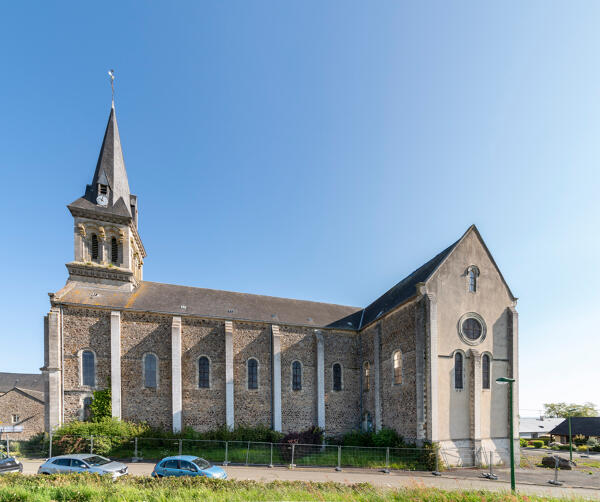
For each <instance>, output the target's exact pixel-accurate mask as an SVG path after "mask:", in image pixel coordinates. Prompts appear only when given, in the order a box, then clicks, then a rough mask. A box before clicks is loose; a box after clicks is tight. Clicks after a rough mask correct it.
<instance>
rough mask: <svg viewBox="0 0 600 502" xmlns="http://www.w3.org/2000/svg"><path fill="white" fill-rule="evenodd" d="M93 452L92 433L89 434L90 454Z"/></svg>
mask: <svg viewBox="0 0 600 502" xmlns="http://www.w3.org/2000/svg"><path fill="white" fill-rule="evenodd" d="M93 453H94V435H93V434H92V435H91V436H90V454H93Z"/></svg>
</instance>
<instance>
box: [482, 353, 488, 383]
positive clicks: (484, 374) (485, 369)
mask: <svg viewBox="0 0 600 502" xmlns="http://www.w3.org/2000/svg"><path fill="white" fill-rule="evenodd" d="M481 385H482V387H483V388H484V389H489V388H490V356H488V355H487V354H483V358H482V360H481Z"/></svg>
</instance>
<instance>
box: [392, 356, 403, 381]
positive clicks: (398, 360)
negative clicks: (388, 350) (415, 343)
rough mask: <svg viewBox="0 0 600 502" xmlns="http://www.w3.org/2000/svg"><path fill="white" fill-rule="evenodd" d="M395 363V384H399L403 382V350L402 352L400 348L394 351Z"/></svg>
mask: <svg viewBox="0 0 600 502" xmlns="http://www.w3.org/2000/svg"><path fill="white" fill-rule="evenodd" d="M393 364H394V385H399V384H401V383H402V352H400V351H399V350H397V351H396V352H394V357H393Z"/></svg>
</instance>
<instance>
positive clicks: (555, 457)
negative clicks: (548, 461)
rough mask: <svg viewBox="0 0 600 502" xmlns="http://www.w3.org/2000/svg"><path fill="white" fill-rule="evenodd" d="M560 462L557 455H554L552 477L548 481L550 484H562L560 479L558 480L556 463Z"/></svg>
mask: <svg viewBox="0 0 600 502" xmlns="http://www.w3.org/2000/svg"><path fill="white" fill-rule="evenodd" d="M559 462H560V457H559V456H558V455H554V479H551V480H550V481H548V483H550V484H551V485H554V486H562V481H559V480H558V463H559Z"/></svg>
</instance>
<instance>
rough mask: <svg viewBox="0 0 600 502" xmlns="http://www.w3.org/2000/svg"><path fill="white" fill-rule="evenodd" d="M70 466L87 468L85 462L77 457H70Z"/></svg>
mask: <svg viewBox="0 0 600 502" xmlns="http://www.w3.org/2000/svg"><path fill="white" fill-rule="evenodd" d="M71 467H78V468H80V469H85V468H87V464H84V463H83V462H82V461H81V460H79V459H77V458H72V459H71Z"/></svg>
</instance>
